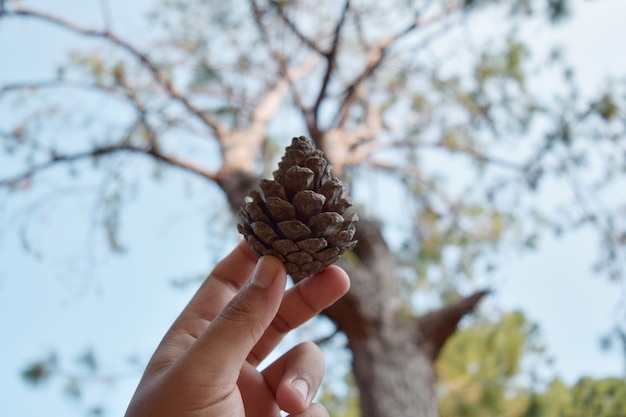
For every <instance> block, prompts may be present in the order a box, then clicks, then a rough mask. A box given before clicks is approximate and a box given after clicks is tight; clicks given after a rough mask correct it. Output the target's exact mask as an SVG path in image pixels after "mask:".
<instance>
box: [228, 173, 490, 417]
mask: <svg viewBox="0 0 626 417" xmlns="http://www.w3.org/2000/svg"><path fill="white" fill-rule="evenodd" d="M254 182H255V178H253V177H252V176H251V175H250V174H248V173H245V172H241V171H239V172H236V171H235V172H229V173H224V174H223V175H221V176H219V179H218V183H219V184H220V186H221V188H222V189H223V190H224V192H225V193H226V194H227V196H228V201H229V203H230V205H231V208H232V209H233V211H237V210H239V207H240V205H241V202H242V201H243V196H245V195H246V194H247V192H248V187H249V186H250V184H253V183H254ZM356 238H357V239H358V241H359V243H358V245H357V246H356V248H355V249H354V251H353V255H354V256H352V255H350V256H344V257H343V258H342V259H341V260H340V261H339V264H340V266H341V267H343V268H344V269H345V270H346V272H347V273H348V275H349V276H350V279H351V282H352V285H351V288H350V291H349V292H348V294H346V295H345V296H344V297H343V298H342V299H341V300H339V301H338V302H337V303H335V304H334V305H333V306H331V307H329V308H328V309H326V310H325V311H324V314H325V315H326V316H328V317H329V318H330V319H331V320H332V321H333V322H334V323H335V324H336V325H337V327H338V329H339V330H340V331H342V332H344V333H345V334H346V336H347V338H348V345H349V348H350V350H351V351H352V357H353V366H352V371H353V374H354V377H355V380H356V383H357V387H358V389H359V395H360V404H361V413H362V416H363V417H387V416H394V417H436V416H437V415H438V412H437V398H436V395H435V372H434V367H433V364H434V361H435V359H436V357H437V354H438V353H439V351H440V349H441V348H442V347H443V345H444V343H445V341H446V340H447V339H448V337H449V336H450V335H451V334H452V333H453V332H454V330H455V329H456V325H457V323H458V322H459V320H460V319H461V318H462V317H463V316H464V315H465V314H467V313H469V312H470V311H471V310H472V309H473V308H474V307H475V306H476V304H477V303H478V302H479V301H480V299H481V298H482V297H483V296H484V295H485V294H486V292H485V291H481V292H478V293H476V294H473V295H471V296H470V297H467V298H464V299H461V300H460V301H458V302H456V303H453V304H452V305H449V306H446V307H443V308H441V309H439V310H437V311H434V312H431V313H429V314H427V315H425V316H423V317H415V316H413V315H412V314H411V313H410V309H409V307H408V306H407V305H406V302H405V301H404V300H403V299H402V297H401V289H400V287H399V286H398V281H397V278H396V276H395V269H396V262H395V257H394V255H393V253H392V252H391V251H390V249H389V247H388V246H387V244H386V242H385V240H384V238H383V236H382V233H381V231H380V225H379V224H378V223H376V222H373V221H370V220H368V219H363V218H362V219H360V220H359V223H358V225H357V233H356Z"/></svg>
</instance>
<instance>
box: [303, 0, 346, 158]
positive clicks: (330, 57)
mask: <svg viewBox="0 0 626 417" xmlns="http://www.w3.org/2000/svg"><path fill="white" fill-rule="evenodd" d="M349 9H350V0H346V3H345V4H344V7H343V11H342V12H341V17H340V18H339V21H338V22H337V27H336V28H335V33H334V35H333V41H332V43H331V46H330V48H329V49H328V52H326V53H325V54H324V57H325V58H326V72H325V73H324V77H323V78H322V85H321V87H320V91H319V94H318V96H317V100H316V101H315V104H314V106H313V110H312V117H313V123H314V126H315V131H319V111H320V107H321V105H322V102H323V101H324V98H325V97H326V90H327V89H328V84H329V83H330V78H331V76H332V74H333V70H334V69H335V61H336V56H337V47H338V45H339V39H340V38H341V30H342V29H343V26H344V23H345V21H346V16H347V15H348V10H349ZM313 139H314V140H317V139H318V138H313ZM318 146H319V143H318Z"/></svg>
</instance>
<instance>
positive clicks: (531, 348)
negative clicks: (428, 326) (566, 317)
mask: <svg viewBox="0 0 626 417" xmlns="http://www.w3.org/2000/svg"><path fill="white" fill-rule="evenodd" d="M532 357H535V358H542V360H544V359H545V351H544V347H543V346H542V345H541V343H540V337H539V330H538V328H537V326H536V325H535V324H533V323H531V322H529V321H528V320H527V319H526V317H525V316H524V314H523V313H521V312H512V313H506V314H504V315H503V316H502V317H501V318H500V319H499V320H496V321H491V320H484V319H482V320H479V322H478V323H477V324H475V325H472V326H470V327H468V328H466V329H463V330H461V331H459V332H457V333H456V334H455V335H454V336H452V338H451V339H450V340H449V341H448V343H447V345H446V346H445V348H444V349H443V351H442V353H441V355H440V357H439V358H438V360H437V364H436V369H437V374H438V376H439V384H440V387H439V391H440V393H441V396H440V399H439V404H440V414H441V416H442V417H482V416H503V417H589V416H594V417H623V416H624V415H626V380H623V379H619V378H605V379H592V378H589V377H586V378H582V379H581V380H580V381H578V382H577V383H576V384H574V385H573V386H571V387H568V386H567V385H565V384H564V383H563V381H561V380H560V379H559V378H555V379H554V380H552V382H550V384H548V385H547V387H546V388H545V389H541V390H538V389H537V387H535V386H533V385H532V384H529V383H528V382H526V383H523V382H522V381H523V380H524V378H522V377H525V378H528V377H531V381H532V375H533V371H534V369H533V368H530V369H524V368H523V366H522V364H524V363H528V361H529V359H531V358H532ZM536 365H537V363H535V366H536Z"/></svg>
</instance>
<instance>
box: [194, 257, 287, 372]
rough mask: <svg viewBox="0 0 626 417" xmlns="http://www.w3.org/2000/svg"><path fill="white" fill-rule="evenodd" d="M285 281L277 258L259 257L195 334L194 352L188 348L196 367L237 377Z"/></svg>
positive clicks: (271, 316)
mask: <svg viewBox="0 0 626 417" xmlns="http://www.w3.org/2000/svg"><path fill="white" fill-rule="evenodd" d="M286 281H287V277H286V272H285V267H284V265H283V264H282V262H281V261H280V260H279V259H277V258H274V257H271V256H264V257H262V258H261V259H260V260H259V262H258V263H257V266H256V269H255V270H254V273H253V274H252V278H251V280H250V281H249V282H248V283H247V284H246V285H245V286H244V287H243V288H242V289H241V290H240V291H239V293H238V294H237V295H236V296H235V297H234V298H233V299H232V300H231V301H230V303H228V305H227V306H226V307H225V308H224V310H222V312H221V313H220V314H219V315H218V316H217V317H216V318H215V319H214V320H213V321H212V322H211V324H210V325H209V326H208V327H207V329H206V330H205V331H204V333H203V334H202V335H201V336H200V337H199V338H198V340H197V341H196V343H194V346H193V348H192V350H193V352H188V353H189V354H190V355H191V356H194V358H193V362H194V363H195V365H196V366H197V367H198V369H199V370H202V371H204V372H208V373H209V374H213V376H214V378H216V379H218V380H221V381H222V382H225V383H227V382H232V383H235V382H236V381H237V378H238V377H239V372H240V371H241V367H242V365H243V363H244V361H245V360H246V358H247V356H248V354H249V353H250V351H251V350H252V348H254V346H255V345H256V343H257V342H258V341H259V339H260V338H261V336H263V333H264V332H265V329H267V327H268V326H269V325H270V323H271V322H272V320H273V319H274V316H276V313H277V311H278V308H279V306H280V303H281V301H282V298H283V294H284V291H285V285H286ZM224 378H228V379H229V381H226V380H225V379H224ZM214 381H215V380H214Z"/></svg>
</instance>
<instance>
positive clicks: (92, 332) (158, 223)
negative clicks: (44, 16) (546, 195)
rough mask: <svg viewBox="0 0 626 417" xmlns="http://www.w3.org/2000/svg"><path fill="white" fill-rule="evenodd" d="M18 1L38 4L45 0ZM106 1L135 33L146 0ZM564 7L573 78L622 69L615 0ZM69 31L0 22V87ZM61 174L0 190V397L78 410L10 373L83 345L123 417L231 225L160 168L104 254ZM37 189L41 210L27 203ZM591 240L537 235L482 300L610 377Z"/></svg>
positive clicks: (575, 367)
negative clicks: (615, 43)
mask: <svg viewBox="0 0 626 417" xmlns="http://www.w3.org/2000/svg"><path fill="white" fill-rule="evenodd" d="M23 3H24V5H25V6H28V7H44V8H45V7H50V6H46V5H47V4H49V3H48V2H46V1H43V0H40V1H25V2H23ZM109 3H110V5H111V6H110V8H111V13H112V22H113V28H114V29H115V30H116V31H119V32H121V33H122V34H125V35H128V36H140V35H141V34H142V28H141V24H142V23H141V22H142V20H141V13H142V10H143V9H144V8H145V7H146V5H147V4H151V3H153V2H150V1H148V0H142V1H135V2H122V1H120V0H115V1H110V2H109ZM101 4H102V2H100V1H95V0H92V1H76V0H73V1H72V0H63V1H56V2H54V10H53V11H54V12H56V13H59V14H64V15H66V16H68V18H70V19H77V20H78V21H80V22H81V23H82V24H84V25H89V24H95V25H97V24H100V23H101V22H102V13H100V5H101ZM576 11H577V15H576V16H577V17H576V19H575V20H574V21H573V22H570V24H568V25H567V26H564V27H563V28H562V29H561V30H559V31H558V32H557V34H556V39H557V40H562V41H564V42H567V44H568V45H569V47H568V57H569V59H570V60H571V61H573V63H574V65H575V66H576V67H577V71H578V72H579V76H580V79H581V80H583V82H588V83H589V84H588V88H590V89H591V88H593V87H594V86H597V85H598V83H599V80H601V78H602V77H603V76H604V74H606V73H612V74H613V75H619V74H626V60H624V59H623V58H622V57H620V54H619V53H615V50H614V49H610V48H608V47H607V45H610V44H611V43H610V40H611V39H615V38H616V33H623V31H624V26H623V16H626V2H623V1H622V0H597V1H593V2H582V3H580V4H579V6H578V7H577V9H576ZM622 38H623V37H622ZM73 39H74V38H72V37H71V36H69V35H68V34H67V33H65V32H62V31H58V30H50V28H49V27H45V26H41V25H39V24H36V23H34V22H29V21H16V22H14V23H11V24H5V23H4V22H3V23H2V25H1V26H0V63H1V64H0V84H1V83H4V82H6V81H19V80H28V79H40V78H46V76H48V75H49V74H50V73H51V72H52V70H51V68H53V67H54V65H55V64H56V63H58V62H60V61H62V60H63V57H64V51H65V49H66V47H67V45H68V44H69V42H72V41H73ZM599 45H602V46H603V47H599ZM3 117H9V116H7V115H6V114H5V115H2V114H0V124H1V123H2V118H3ZM7 158H10V157H7V156H6V155H4V154H0V177H3V176H4V175H5V173H7V172H9V169H10V167H11V160H10V159H7ZM125 169H126V171H125V173H124V174H128V176H129V177H130V176H133V175H134V174H139V175H141V176H144V177H146V176H147V175H145V174H146V173H148V172H149V165H148V164H142V163H139V164H135V165H133V166H131V167H127V168H125ZM85 172H88V171H85ZM65 175H66V173H65V172H64V171H62V170H54V171H51V172H50V176H49V177H47V179H46V180H45V181H43V184H42V186H41V187H39V188H37V190H36V191H32V192H30V191H29V192H25V193H13V194H10V195H7V194H6V193H3V194H0V316H1V319H0V332H1V333H2V334H3V335H7V336H5V337H3V340H4V343H3V346H2V352H3V354H2V355H0V400H1V402H2V404H3V405H4V410H5V412H6V414H7V415H12V416H20V415H23V416H30V415H79V414H80V410H81V408H78V407H77V405H76V404H74V403H73V401H71V400H68V399H67V398H64V397H63V396H62V395H61V394H60V392H61V388H62V387H61V386H59V384H58V383H55V382H53V383H52V384H51V386H49V387H43V388H44V389H31V388H30V387H29V386H27V385H25V384H23V383H22V380H21V379H20V376H19V375H20V372H21V370H22V369H23V367H24V365H25V364H26V363H28V362H30V361H33V360H36V359H40V358H41V357H43V356H45V355H47V354H48V353H49V352H51V351H52V350H58V352H59V354H60V357H61V359H63V360H66V362H61V364H60V366H61V368H64V367H66V368H68V369H69V368H71V369H74V364H73V363H72V357H74V356H76V355H79V354H80V353H82V352H83V351H85V350H86V349H93V350H94V351H95V353H96V355H97V357H98V358H99V360H100V361H101V362H102V363H101V365H102V368H103V369H106V370H107V371H110V372H111V375H110V376H111V378H112V380H115V381H116V382H115V383H111V384H98V385H97V386H99V387H100V386H101V387H102V388H101V389H93V390H89V391H87V392H86V394H85V403H86V404H97V403H99V402H100V401H103V400H105V402H106V403H107V404H108V405H109V407H110V408H109V410H108V411H109V412H110V414H109V415H122V414H123V412H124V409H125V406H126V404H127V402H128V400H129V398H130V395H131V394H132V392H133V390H134V387H135V385H136V383H137V380H138V377H139V375H140V372H139V371H138V366H137V365H133V364H132V363H131V362H129V361H127V360H126V359H127V358H128V357H129V356H131V355H138V356H139V357H140V358H141V359H142V360H144V359H145V358H147V357H148V356H149V355H150V353H151V352H152V350H153V349H154V348H155V346H156V344H157V343H158V341H159V340H160V338H161V336H162V334H163V333H164V331H165V330H166V329H167V327H168V326H169V325H170V323H171V322H172V320H173V319H174V318H175V317H176V315H177V314H178V312H179V311H180V310H181V308H182V307H183V306H184V305H185V304H186V302H187V300H188V299H189V297H190V296H191V294H192V292H193V286H190V287H187V288H184V289H182V290H174V289H172V285H171V281H172V280H173V279H179V278H187V277H192V276H195V275H198V274H203V273H206V272H208V271H209V270H210V269H211V267H212V265H213V264H214V263H215V261H216V260H217V259H218V258H219V257H220V256H221V255H223V254H225V253H226V252H227V251H228V250H229V249H230V247H232V245H233V244H234V243H233V242H234V241H232V242H231V241H226V242H219V243H218V244H216V243H215V242H212V241H211V240H210V239H209V235H210V233H219V232H220V230H223V229H221V228H227V227H230V225H229V224H228V222H227V220H225V219H226V218H227V217H225V216H224V215H223V212H225V210H226V208H225V205H224V202H223V201H213V200H212V198H211V196H212V195H214V194H212V193H211V192H210V188H211V185H209V184H207V183H206V182H204V181H199V180H195V179H193V178H187V177H185V176H183V175H182V174H180V173H178V172H172V173H171V175H167V176H164V177H163V178H162V179H160V180H159V182H155V181H153V180H151V179H146V180H142V181H141V183H140V184H138V185H139V189H140V191H139V192H138V193H137V194H135V195H132V194H128V195H127V196H126V198H127V200H126V206H125V212H124V216H123V225H122V226H123V227H122V234H121V237H122V241H123V243H124V244H125V245H126V246H127V248H128V250H127V252H125V253H124V254H122V255H113V254H111V253H110V252H109V251H108V249H107V247H106V242H105V241H104V239H103V238H102V236H101V235H99V234H98V233H99V232H97V233H95V234H94V232H93V228H92V226H93V223H94V221H95V220H94V219H97V218H99V216H101V215H102V213H100V212H98V211H94V210H93V209H92V207H94V205H95V204H94V203H95V198H96V194H95V193H93V192H88V191H85V190H88V189H89V187H90V186H91V185H93V184H94V183H96V182H95V181H96V179H95V178H91V177H90V175H89V174H84V175H83V177H81V179H80V181H79V184H78V187H77V188H72V189H62V190H61V193H59V192H58V191H59V186H58V184H60V183H61V181H62V179H63V178H65ZM46 192H48V193H55V194H56V197H55V198H54V199H51V198H49V197H46V196H45V193H46ZM42 198H43V199H44V200H45V202H46V204H45V206H44V207H45V208H44V209H41V210H35V208H37V207H39V206H40V200H42ZM173 202H181V203H180V204H174V203H173ZM147 207H148V208H149V209H148V210H147V209H146V208H147ZM24 208H33V211H32V212H31V213H33V214H32V216H31V217H30V218H28V227H27V228H26V230H27V232H26V233H27V234H28V237H29V241H31V242H34V246H35V247H34V250H35V251H41V252H42V253H43V257H42V258H41V259H38V258H37V257H34V256H32V255H31V254H29V253H27V252H26V251H24V249H23V245H22V242H21V240H20V233H21V231H20V230H21V226H22V225H23V224H24V223H23V222H24V221H25V219H26V218H27V217H25V216H26V215H28V213H24ZM181 210H182V211H181ZM20 213H21V214H20ZM234 239H236V236H235V237H234ZM596 242H597V241H596V237H595V236H593V234H592V233H590V232H588V231H585V230H582V231H580V232H577V233H575V234H572V235H569V236H568V237H567V238H566V239H561V240H555V239H552V238H550V237H547V238H546V239H544V240H543V241H542V245H541V247H540V250H539V251H538V253H536V254H530V255H525V256H523V257H516V256H513V255H507V256H508V257H509V258H510V259H507V262H506V267H504V268H503V270H501V271H500V272H499V274H498V281H497V282H493V281H490V282H489V283H490V284H493V285H494V287H495V288H496V293H495V295H494V296H493V297H492V299H491V300H489V301H488V302H487V303H486V305H485V308H487V309H505V310H510V309H513V308H521V309H522V310H524V311H525V312H526V313H527V314H528V316H529V318H530V319H531V320H534V321H536V322H538V323H539V325H540V326H541V330H542V334H543V337H544V341H545V342H546V345H547V347H548V350H549V352H550V353H552V354H553V356H554V357H555V363H554V370H555V371H556V372H557V373H558V374H559V375H561V376H563V377H564V378H565V379H566V380H567V381H568V382H574V381H575V380H576V379H578V378H579V377H580V376H582V375H592V376H596V377H603V376H607V375H621V373H622V370H623V368H624V364H623V358H622V357H620V356H619V354H618V353H617V352H616V351H612V352H608V353H606V352H602V351H601V350H600V349H599V342H598V340H599V338H600V337H601V336H602V335H603V334H605V333H606V332H607V331H609V330H610V327H611V325H612V324H613V323H614V322H615V320H616V314H618V313H620V312H622V310H620V305H622V306H623V304H620V300H623V299H624V284H623V283H608V282H607V281H606V280H605V279H604V277H600V276H596V275H593V273H592V272H591V266H592V264H593V262H594V260H595V256H596V251H595V247H594V245H595V244H596ZM621 302H622V303H623V301H621ZM622 313H623V312H622ZM68 359H69V360H68ZM141 364H142V363H141V362H140V364H139V367H140V366H141Z"/></svg>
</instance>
